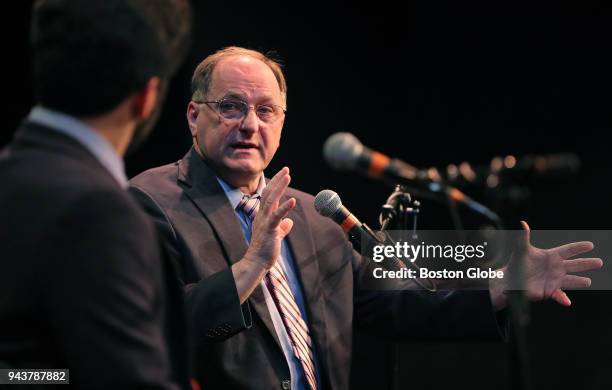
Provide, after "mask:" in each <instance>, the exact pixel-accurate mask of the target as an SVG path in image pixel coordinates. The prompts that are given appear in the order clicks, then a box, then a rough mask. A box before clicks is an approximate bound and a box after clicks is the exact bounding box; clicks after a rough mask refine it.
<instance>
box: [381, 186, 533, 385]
mask: <svg viewBox="0 0 612 390" xmlns="http://www.w3.org/2000/svg"><path fill="white" fill-rule="evenodd" d="M441 190H442V191H440V192H443V193H444V194H449V191H450V190H452V187H446V186H442V188H441ZM447 199H448V202H449V207H452V205H454V203H455V201H454V199H453V198H452V197H451V196H450V195H449V196H448V198H447ZM477 206H479V204H477ZM482 207H483V208H484V206H482ZM470 209H471V210H473V211H475V212H477V213H479V214H481V215H484V216H485V217H487V218H488V219H489V220H491V222H493V224H494V225H495V227H496V228H497V229H498V230H501V229H502V226H503V225H502V222H501V218H499V217H498V216H497V214H495V213H493V212H492V211H490V210H488V209H486V208H484V211H485V212H479V211H481V209H479V208H478V207H470ZM419 212H420V202H419V201H417V200H413V199H412V197H411V196H410V194H409V193H408V192H407V190H406V187H405V186H402V185H399V184H397V185H396V186H395V189H394V191H393V193H391V195H390V196H389V198H388V199H387V202H386V203H385V204H384V205H383V206H382V208H381V213H380V216H379V222H380V226H381V227H380V230H379V232H378V233H379V234H382V235H384V234H385V233H384V232H385V230H387V229H388V228H389V226H391V225H392V224H394V225H395V228H397V229H401V230H408V229H412V235H411V238H412V239H414V240H416V239H418V234H417V218H418V215H419ZM451 212H452V210H451ZM410 222H412V223H410ZM370 232H371V230H370ZM372 233H373V232H372ZM520 253H524V251H523V250H519V255H520ZM508 271H510V272H508V274H509V275H510V277H511V278H512V280H511V282H510V285H512V286H516V290H512V291H508V294H507V295H508V306H509V311H510V324H511V329H510V337H509V352H508V353H509V355H510V366H511V367H510V373H511V375H512V373H514V375H513V376H512V382H513V386H512V388H513V389H516V390H528V389H529V388H530V385H529V384H530V381H529V354H528V345H527V332H526V326H527V325H528V324H529V307H528V302H527V299H526V297H525V291H524V274H523V266H522V264H521V259H515V260H514V261H511V262H510V264H509V266H508ZM399 358H400V347H399V344H398V343H393V345H392V356H391V359H392V364H391V367H392V372H391V381H392V382H391V386H390V388H391V389H392V390H399V388H400V383H399V382H400V381H399V373H400V365H399V360H400V359H399Z"/></svg>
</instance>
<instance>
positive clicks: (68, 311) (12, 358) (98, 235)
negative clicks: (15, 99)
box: [0, 123, 189, 389]
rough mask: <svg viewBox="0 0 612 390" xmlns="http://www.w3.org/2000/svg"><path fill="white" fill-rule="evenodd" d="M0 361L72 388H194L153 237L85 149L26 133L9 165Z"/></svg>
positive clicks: (167, 274) (168, 269) (5, 156)
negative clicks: (66, 380) (57, 372)
mask: <svg viewBox="0 0 612 390" xmlns="http://www.w3.org/2000/svg"><path fill="white" fill-rule="evenodd" d="M0 221H1V222H0V243H1V245H2V255H1V258H0V267H1V268H0V361H3V362H5V364H7V363H8V365H10V366H12V367H16V368H67V369H70V382H71V384H72V385H73V386H74V387H75V388H87V389H94V388H95V389H145V388H146V389H178V388H188V387H189V384H188V381H189V372H188V369H189V365H188V350H187V348H188V346H187V340H186V334H185V321H184V320H183V316H184V310H183V304H184V302H183V301H184V296H183V294H182V291H181V288H180V285H179V282H178V280H177V277H176V271H175V270H173V268H172V264H171V262H170V261H169V260H167V258H166V257H162V255H161V251H160V246H159V245H158V242H159V241H158V238H157V237H156V231H155V227H154V226H153V224H152V223H151V221H150V218H149V217H148V216H147V215H146V214H145V213H144V212H143V211H142V210H141V208H140V207H139V206H138V204H137V203H136V202H135V201H134V199H133V198H132V197H131V195H130V194H129V192H128V191H127V190H126V189H124V188H121V187H120V185H119V184H118V183H117V182H116V180H115V179H114V178H113V177H112V176H111V175H110V173H108V171H107V170H106V169H105V168H104V167H103V166H102V165H101V164H100V163H99V162H98V161H97V160H96V159H95V158H94V157H93V156H92V155H91V154H90V152H89V151H87V150H86V149H85V148H84V147H82V146H81V145H80V144H79V143H78V142H77V141H75V140H73V139H72V138H69V137H67V136H65V135H63V134H61V133H58V132H56V131H53V130H51V129H47V128H45V127H43V126H40V125H37V124H33V123H25V124H24V125H23V126H22V128H21V129H20V130H19V131H18V133H17V135H16V137H15V139H14V140H13V142H12V143H11V144H10V145H9V146H8V147H7V148H6V149H4V150H3V151H2V152H1V157H0Z"/></svg>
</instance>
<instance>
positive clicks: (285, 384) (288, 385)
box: [281, 381, 291, 390]
mask: <svg viewBox="0 0 612 390" xmlns="http://www.w3.org/2000/svg"><path fill="white" fill-rule="evenodd" d="M281 389H283V390H289V389H291V381H282V382H281Z"/></svg>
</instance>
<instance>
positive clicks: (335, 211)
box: [314, 190, 370, 242]
mask: <svg viewBox="0 0 612 390" xmlns="http://www.w3.org/2000/svg"><path fill="white" fill-rule="evenodd" d="M314 207H315V210H317V212H318V213H319V214H321V215H322V216H324V217H328V218H331V219H332V220H333V221H334V222H336V223H337V224H338V225H340V227H341V228H342V230H344V232H345V233H347V234H348V235H349V236H350V237H351V238H352V239H354V240H357V241H359V242H361V238H362V236H363V235H364V234H370V232H369V231H368V230H369V229H368V230H366V229H367V226H366V228H364V224H363V223H361V221H359V220H358V219H357V217H355V216H354V215H353V214H352V213H351V212H350V211H348V209H347V208H346V207H344V206H343V205H342V201H341V200H340V196H338V194H337V193H335V192H334V191H332V190H323V191H321V192H319V193H318V194H317V196H315V200H314Z"/></svg>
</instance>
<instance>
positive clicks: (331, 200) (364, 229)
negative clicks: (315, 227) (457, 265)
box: [314, 190, 436, 291]
mask: <svg viewBox="0 0 612 390" xmlns="http://www.w3.org/2000/svg"><path fill="white" fill-rule="evenodd" d="M314 207H315V210H317V212H318V213H319V214H321V215H322V216H324V217H328V218H330V219H331V220H332V221H334V222H336V223H337V224H338V225H340V226H341V227H342V230H344V231H345V232H346V233H347V234H348V235H349V237H351V241H352V242H353V245H357V247H358V248H359V249H358V250H359V251H362V248H361V247H360V246H361V244H362V243H363V244H364V245H367V247H370V246H374V245H378V244H383V243H384V242H385V241H386V238H383V237H380V236H378V235H377V234H376V233H375V232H374V231H372V229H370V228H369V227H368V225H366V224H365V223H361V221H359V219H357V217H355V216H354V215H353V214H352V213H351V212H350V211H349V210H348V209H347V208H346V207H344V206H343V205H342V200H340V196H338V194H337V193H335V192H334V191H332V190H323V191H321V192H319V193H318V194H317V196H315V200H314ZM366 252H367V249H366ZM387 260H388V261H387V264H386V268H388V269H389V268H391V269H394V270H399V269H402V268H407V266H406V264H405V263H404V262H402V261H401V260H400V259H398V258H397V257H391V258H388V259H387ZM409 266H410V267H412V268H415V269H417V270H418V267H417V266H416V265H415V264H412V263H409ZM425 281H426V283H424V282H423V281H421V280H418V279H414V282H415V283H416V284H418V285H419V286H421V287H422V288H425V289H427V290H429V291H435V290H436V284H435V283H434V282H433V281H431V280H425ZM427 283H429V284H430V286H426V284H427Z"/></svg>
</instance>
